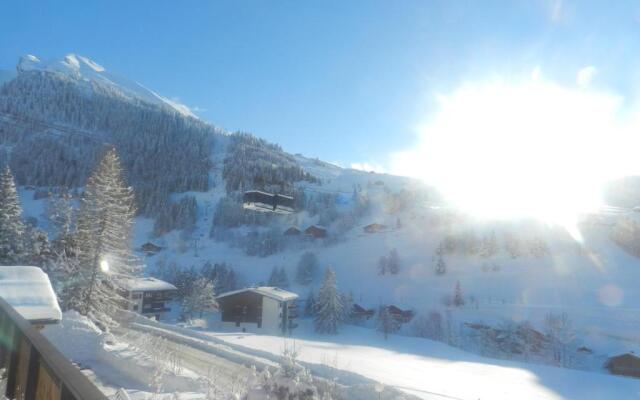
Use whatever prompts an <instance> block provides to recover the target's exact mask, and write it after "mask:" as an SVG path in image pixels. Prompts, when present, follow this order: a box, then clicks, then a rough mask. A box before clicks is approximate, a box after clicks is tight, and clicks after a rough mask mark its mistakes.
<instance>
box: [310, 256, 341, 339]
mask: <svg viewBox="0 0 640 400" xmlns="http://www.w3.org/2000/svg"><path fill="white" fill-rule="evenodd" d="M343 310H344V306H343V304H342V298H341V296H340V293H339V292H338V286H337V282H336V273H335V272H334V271H333V269H332V268H330V267H329V268H327V270H326V271H325V274H324V281H323V282H322V287H320V291H319V292H318V298H317V300H316V315H315V320H314V322H315V330H316V332H318V333H328V334H332V335H335V334H337V333H338V327H339V326H340V324H341V323H342V318H343V316H344V311H343Z"/></svg>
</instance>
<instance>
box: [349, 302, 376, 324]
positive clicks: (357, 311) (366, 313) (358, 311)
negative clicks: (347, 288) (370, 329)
mask: <svg viewBox="0 0 640 400" xmlns="http://www.w3.org/2000/svg"><path fill="white" fill-rule="evenodd" d="M375 313H376V311H375V310H374V309H366V308H364V307H362V306H361V305H360V304H356V303H354V304H353V307H351V317H352V318H353V319H356V320H361V321H362V320H368V319H371V317H373V316H374V315H375Z"/></svg>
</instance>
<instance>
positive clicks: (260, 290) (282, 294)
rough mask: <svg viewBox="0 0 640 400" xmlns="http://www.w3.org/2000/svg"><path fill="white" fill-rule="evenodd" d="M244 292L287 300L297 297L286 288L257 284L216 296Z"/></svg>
mask: <svg viewBox="0 0 640 400" xmlns="http://www.w3.org/2000/svg"><path fill="white" fill-rule="evenodd" d="M244 292H253V293H257V294H259V295H262V296H265V297H269V298H272V299H274V300H278V301H289V300H295V299H297V298H298V295H297V294H296V293H293V292H289V291H287V290H284V289H280V288H277V287H273V286H258V287H249V288H244V289H238V290H233V291H231V292H227V293H222V294H221V295H219V296H218V298H222V297H227V296H232V295H234V294H238V293H244Z"/></svg>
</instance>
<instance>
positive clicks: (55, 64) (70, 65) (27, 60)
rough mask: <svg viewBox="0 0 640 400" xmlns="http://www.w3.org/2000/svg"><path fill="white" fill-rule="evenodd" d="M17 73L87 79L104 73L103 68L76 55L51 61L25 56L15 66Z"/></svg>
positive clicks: (30, 55) (29, 55)
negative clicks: (50, 73) (42, 72)
mask: <svg viewBox="0 0 640 400" xmlns="http://www.w3.org/2000/svg"><path fill="white" fill-rule="evenodd" d="M17 69H18V72H24V71H33V70H40V71H49V72H59V73H64V74H68V75H71V76H74V77H83V76H84V77H87V78H89V77H90V76H91V75H93V74H95V73H102V72H105V69H104V67H102V66H101V65H100V64H98V63H96V62H95V61H92V60H90V59H89V58H87V57H83V56H79V55H76V54H67V55H66V56H64V58H62V59H59V60H52V61H46V62H43V61H41V60H40V59H39V58H38V57H36V56H34V55H32V54H27V55H26V56H22V57H20V61H19V62H18V66H17Z"/></svg>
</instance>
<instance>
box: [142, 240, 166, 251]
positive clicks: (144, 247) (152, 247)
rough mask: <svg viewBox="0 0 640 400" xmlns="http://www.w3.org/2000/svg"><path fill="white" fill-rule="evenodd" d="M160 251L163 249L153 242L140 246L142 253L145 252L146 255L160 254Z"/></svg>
mask: <svg viewBox="0 0 640 400" xmlns="http://www.w3.org/2000/svg"><path fill="white" fill-rule="evenodd" d="M160 250H162V247H160V246H158V245H156V244H153V243H151V242H147V243H145V244H143V245H142V246H140V251H144V252H145V253H151V254H155V253H157V252H159V251H160Z"/></svg>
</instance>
